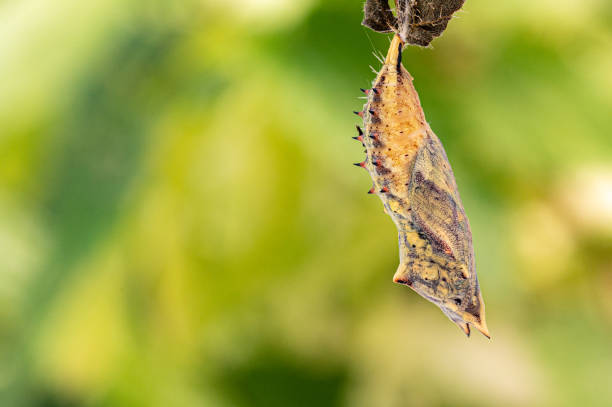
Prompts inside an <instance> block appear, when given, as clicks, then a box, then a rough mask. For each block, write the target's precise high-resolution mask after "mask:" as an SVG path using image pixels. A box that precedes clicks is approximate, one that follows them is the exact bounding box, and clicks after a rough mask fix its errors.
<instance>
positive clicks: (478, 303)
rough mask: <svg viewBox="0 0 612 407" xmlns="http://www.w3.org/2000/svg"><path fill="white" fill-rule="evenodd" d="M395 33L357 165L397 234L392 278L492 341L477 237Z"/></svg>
mask: <svg viewBox="0 0 612 407" xmlns="http://www.w3.org/2000/svg"><path fill="white" fill-rule="evenodd" d="M403 44H404V42H403V41H402V39H401V38H400V36H399V35H397V34H396V35H395V36H394V38H393V41H392V42H391V46H390V48H389V52H388V54H387V57H386V59H385V62H384V65H383V67H382V68H381V70H380V72H379V73H378V76H377V77H376V79H375V81H374V84H373V87H372V89H370V90H366V91H365V92H366V94H367V95H368V101H367V103H366V104H365V106H364V109H363V111H362V112H358V114H359V115H360V116H362V117H363V121H364V125H365V128H364V130H363V131H362V130H361V129H360V128H359V127H358V131H359V136H358V137H356V138H357V139H358V140H359V141H361V142H362V143H363V144H364V145H365V147H366V154H367V157H366V159H365V161H363V162H362V163H358V164H356V165H358V166H360V167H364V168H366V169H367V170H368V172H369V173H370V175H371V176H372V180H373V181H374V186H373V187H372V189H371V190H370V191H369V192H370V193H376V194H378V196H379V197H380V199H381V200H382V202H383V205H384V208H385V212H386V213H387V214H388V215H390V216H391V218H392V219H393V221H394V222H395V224H396V226H397V228H398V231H399V255H400V265H399V267H398V269H397V271H396V273H395V276H394V277H393V281H394V282H396V283H400V284H405V285H407V286H409V287H411V288H412V289H413V290H414V291H416V292H417V293H419V294H420V295H421V296H423V297H424V298H426V299H427V300H429V301H431V302H433V303H434V304H436V305H437V306H438V307H440V309H441V310H442V312H444V314H446V316H448V317H449V318H450V319H451V320H452V321H453V322H455V323H456V324H457V325H458V326H459V327H460V328H461V329H463V331H464V332H465V334H466V335H468V336H469V334H470V326H469V325H470V324H471V325H473V326H474V327H476V328H477V329H478V330H479V331H480V332H482V333H483V334H484V335H485V336H487V337H490V336H489V331H488V329H487V324H486V322H485V308H484V302H483V299H482V295H481V294H480V288H479V285H478V278H477V276H476V270H475V266H474V250H473V247H472V233H471V231H470V225H469V223H468V219H467V217H466V215H465V212H464V210H463V205H462V204H461V199H460V198H459V192H458V191H457V185H456V183H455V178H454V175H453V171H452V169H451V167H450V164H449V162H448V158H447V157H446V153H445V152H444V148H443V147H442V144H441V143H440V140H439V139H438V137H436V135H435V134H434V132H433V131H432V130H431V128H430V127H429V125H428V124H427V122H426V121H425V116H424V114H423V110H422V108H421V104H420V102H419V97H418V95H417V93H416V90H415V89H414V86H413V85H412V77H411V76H410V74H409V73H408V71H406V69H405V68H404V67H403V66H402V64H401V53H402V46H403Z"/></svg>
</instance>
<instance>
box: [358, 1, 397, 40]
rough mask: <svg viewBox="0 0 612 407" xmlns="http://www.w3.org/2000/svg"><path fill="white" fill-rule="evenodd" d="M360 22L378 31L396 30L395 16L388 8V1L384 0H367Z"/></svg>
mask: <svg viewBox="0 0 612 407" xmlns="http://www.w3.org/2000/svg"><path fill="white" fill-rule="evenodd" d="M361 24H363V25H364V26H366V27H368V28H370V29H372V30H374V31H376V32H379V33H388V32H392V31H396V30H397V18H395V16H394V15H393V12H392V11H391V9H390V8H389V2H387V1H385V0H367V1H366V3H365V5H364V10H363V21H362V22H361Z"/></svg>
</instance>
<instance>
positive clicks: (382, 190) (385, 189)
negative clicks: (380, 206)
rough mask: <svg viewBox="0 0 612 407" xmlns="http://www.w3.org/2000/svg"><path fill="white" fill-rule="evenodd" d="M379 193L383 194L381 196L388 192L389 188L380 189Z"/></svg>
mask: <svg viewBox="0 0 612 407" xmlns="http://www.w3.org/2000/svg"><path fill="white" fill-rule="evenodd" d="M380 192H381V193H383V194H384V193H387V192H389V188H387V187H382V189H381V190H380Z"/></svg>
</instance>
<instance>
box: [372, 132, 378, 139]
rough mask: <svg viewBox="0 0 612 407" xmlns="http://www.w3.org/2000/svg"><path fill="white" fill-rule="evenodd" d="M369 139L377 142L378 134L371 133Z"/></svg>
mask: <svg viewBox="0 0 612 407" xmlns="http://www.w3.org/2000/svg"><path fill="white" fill-rule="evenodd" d="M370 138H371V139H372V140H378V133H372V134H370Z"/></svg>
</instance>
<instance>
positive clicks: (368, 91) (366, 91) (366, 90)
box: [359, 88, 370, 95]
mask: <svg viewBox="0 0 612 407" xmlns="http://www.w3.org/2000/svg"><path fill="white" fill-rule="evenodd" d="M359 89H360V90H361V91H362V92H363V93H365V94H366V95H367V94H368V93H370V89H364V88H359Z"/></svg>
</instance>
